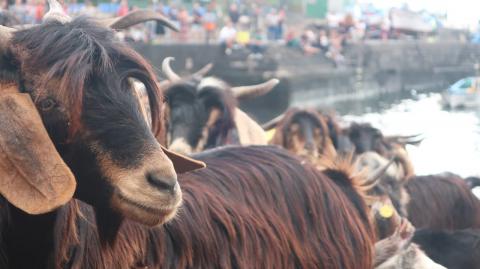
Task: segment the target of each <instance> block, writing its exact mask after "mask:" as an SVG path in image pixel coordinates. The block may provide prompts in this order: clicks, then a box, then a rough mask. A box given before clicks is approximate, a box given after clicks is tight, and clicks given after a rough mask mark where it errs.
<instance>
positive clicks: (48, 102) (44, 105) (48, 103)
mask: <svg viewBox="0 0 480 269" xmlns="http://www.w3.org/2000/svg"><path fill="white" fill-rule="evenodd" d="M56 104H57V103H56V102H55V100H53V99H52V98H47V99H44V100H42V101H41V102H40V109H41V110H43V111H48V110H50V109H52V108H54V107H55V105H56Z"/></svg>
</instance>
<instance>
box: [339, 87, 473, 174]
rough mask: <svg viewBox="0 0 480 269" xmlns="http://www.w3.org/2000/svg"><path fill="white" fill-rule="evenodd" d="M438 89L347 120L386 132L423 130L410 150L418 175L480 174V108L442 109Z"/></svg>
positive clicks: (350, 116) (346, 116) (352, 116)
mask: <svg viewBox="0 0 480 269" xmlns="http://www.w3.org/2000/svg"><path fill="white" fill-rule="evenodd" d="M440 100H441V96H440V94H438V93H432V94H423V95H419V96H417V97H416V98H415V100H413V99H404V100H402V101H400V102H396V103H393V104H390V105H389V106H388V108H386V109H378V108H373V109H372V108H369V107H368V106H367V107H366V108H367V109H366V111H368V109H370V110H376V112H369V113H365V114H361V115H352V114H348V113H347V114H346V115H344V118H345V119H346V120H347V121H360V122H369V123H371V124H372V125H374V126H375V127H377V128H380V129H381V130H382V132H383V133H384V134H386V135H396V134H400V135H412V134H422V136H423V137H424V140H423V142H422V143H421V144H420V145H419V146H409V147H408V152H409V154H410V156H411V158H412V161H413V163H414V165H415V169H416V173H417V174H419V175H425V174H434V173H442V172H446V171H449V172H453V173H457V174H459V175H461V176H463V177H467V176H471V175H480V110H479V109H471V110H455V111H446V110H443V109H442V107H441V105H440Z"/></svg>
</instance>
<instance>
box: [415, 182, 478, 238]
mask: <svg viewBox="0 0 480 269" xmlns="http://www.w3.org/2000/svg"><path fill="white" fill-rule="evenodd" d="M406 188H407V191H408V193H409V194H410V197H411V200H410V203H409V204H408V215H409V220H410V221H411V222H412V224H413V225H414V226H415V227H417V228H430V229H446V230H457V229H467V228H477V229H478V228H480V201H479V200H478V198H477V197H475V195H473V193H472V192H471V191H470V188H469V187H468V185H467V184H466V183H465V181H464V180H463V179H462V178H460V177H458V176H456V175H436V176H417V177H414V178H412V179H411V180H409V182H408V183H407V184H406Z"/></svg>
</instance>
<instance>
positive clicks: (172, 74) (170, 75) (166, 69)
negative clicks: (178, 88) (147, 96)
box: [162, 57, 182, 82]
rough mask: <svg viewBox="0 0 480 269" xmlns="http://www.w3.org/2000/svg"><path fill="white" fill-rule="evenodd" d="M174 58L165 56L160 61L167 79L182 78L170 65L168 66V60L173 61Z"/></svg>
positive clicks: (173, 80)
mask: <svg viewBox="0 0 480 269" xmlns="http://www.w3.org/2000/svg"><path fill="white" fill-rule="evenodd" d="M174 60H175V58H173V57H167V58H165V59H164V60H163V62H162V72H163V74H165V76H166V77H167V79H168V80H170V81H172V82H175V81H179V80H182V78H181V77H180V76H179V75H178V74H177V73H175V72H174V71H173V69H172V67H171V66H170V62H172V61H174Z"/></svg>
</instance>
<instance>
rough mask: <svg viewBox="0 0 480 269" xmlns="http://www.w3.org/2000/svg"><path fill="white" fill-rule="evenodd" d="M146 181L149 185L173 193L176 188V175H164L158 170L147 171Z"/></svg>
mask: <svg viewBox="0 0 480 269" xmlns="http://www.w3.org/2000/svg"><path fill="white" fill-rule="evenodd" d="M147 181H148V183H150V185H152V186H153V187H155V188H156V189H158V190H160V191H162V192H165V191H167V192H170V193H171V194H173V193H175V191H176V189H177V188H178V184H177V178H176V177H165V176H162V174H161V173H158V172H149V173H147Z"/></svg>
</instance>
